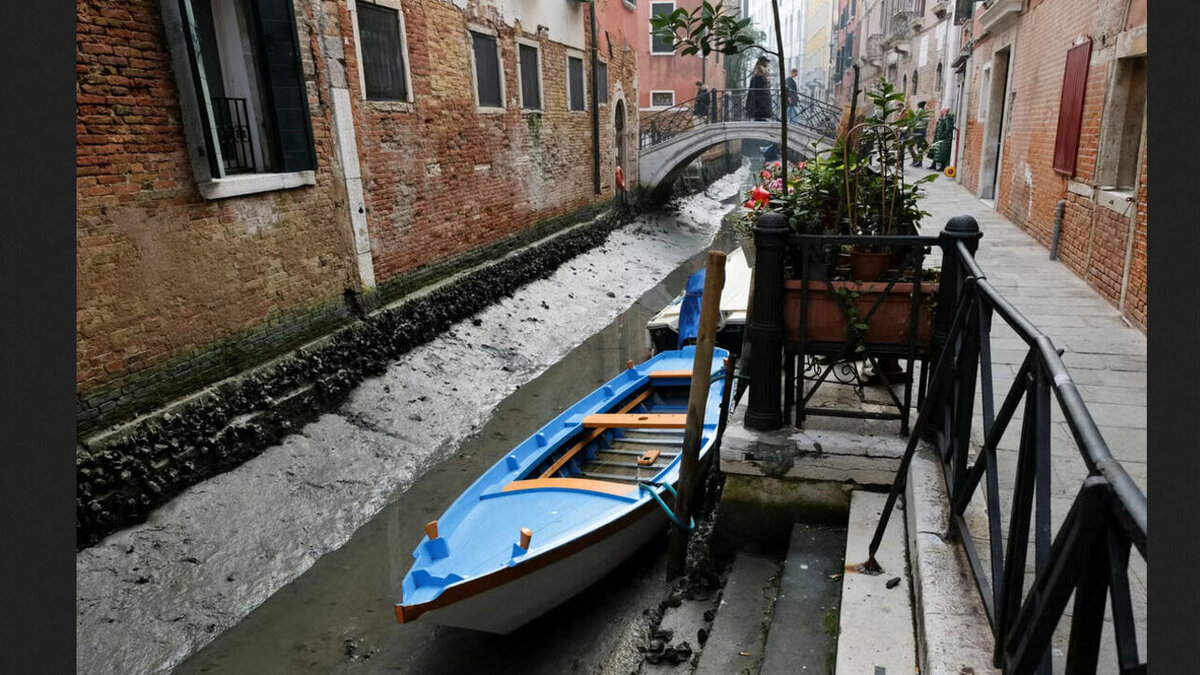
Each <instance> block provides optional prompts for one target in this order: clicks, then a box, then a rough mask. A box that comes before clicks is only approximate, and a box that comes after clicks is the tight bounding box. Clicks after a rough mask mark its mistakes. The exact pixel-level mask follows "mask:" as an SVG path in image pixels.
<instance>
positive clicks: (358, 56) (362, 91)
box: [346, 0, 416, 106]
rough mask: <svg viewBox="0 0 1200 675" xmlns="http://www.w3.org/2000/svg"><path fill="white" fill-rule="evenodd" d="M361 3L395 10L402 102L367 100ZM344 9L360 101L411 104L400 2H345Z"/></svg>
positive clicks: (360, 0)
mask: <svg viewBox="0 0 1200 675" xmlns="http://www.w3.org/2000/svg"><path fill="white" fill-rule="evenodd" d="M359 2H362V3H365V4H368V5H379V6H380V7H387V8H388V9H394V10H396V19H397V21H399V22H400V58H401V59H403V61H404V96H405V97H404V99H403V100H396V99H391V100H382V99H369V98H367V78H366V75H365V74H364V73H363V55H362V38H361V37H359V34H358V3H359ZM346 8H347V9H348V10H349V11H350V25H351V26H353V27H354V56H355V60H356V61H357V65H358V93H359V95H360V96H361V97H362V100H364V101H369V102H370V103H372V104H379V105H383V106H387V105H389V104H396V103H410V104H411V103H412V102H413V101H415V100H416V99H414V98H413V81H412V68H411V66H410V65H409V63H410V60H409V58H408V33H407V31H405V29H404V8H403V7H402V6H401V5H400V0H346Z"/></svg>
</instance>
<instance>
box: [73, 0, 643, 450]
mask: <svg viewBox="0 0 1200 675" xmlns="http://www.w3.org/2000/svg"><path fill="white" fill-rule="evenodd" d="M494 4H495V3H480V2H476V1H475V0H472V1H471V2H470V3H467V7H466V9H459V8H458V7H457V6H456V5H455V4H452V3H448V2H444V1H441V0H406V1H405V2H404V3H403V8H404V13H405V24H406V38H407V41H408V57H409V59H410V68H411V75H412V82H411V87H412V89H413V92H414V102H413V103H412V104H399V103H381V102H368V101H364V100H363V99H362V96H361V89H360V88H359V87H360V83H359V82H358V66H357V56H356V52H355V49H354V42H353V27H352V25H351V24H350V21H349V16H350V15H349V13H348V11H347V6H346V4H345V3H340V2H339V3H334V2H320V1H318V0H296V2H295V12H296V17H297V24H298V26H297V28H298V35H299V44H300V52H301V60H302V63H303V70H304V76H305V79H306V81H307V85H308V94H309V112H310V116H311V118H312V129H313V137H314V142H315V146H316V147H315V149H316V156H317V169H316V172H315V174H316V184H315V185H313V186H305V187H300V188H294V189H290V190H281V191H275V192H268V193H261V194H255V195H249V196H241V197H233V198H228V199H222V200H217V201H209V200H206V199H204V198H203V197H201V195H200V193H199V191H198V189H197V187H196V183H195V179H194V177H193V175H192V169H191V164H190V161H189V158H188V155H187V149H186V144H185V143H186V141H185V137H184V131H183V123H182V121H181V117H182V114H181V110H180V103H179V99H178V94H177V91H176V82H175V76H174V74H173V72H172V69H171V61H170V57H169V51H168V45H167V40H166V35H165V33H166V30H165V28H164V25H163V19H162V16H161V13H160V10H159V2H158V0H135V1H134V2H116V1H115V0H80V2H79V3H78V4H77V8H78V10H77V17H78V22H77V26H78V29H77V60H78V66H77V71H78V72H77V102H78V106H79V112H78V118H77V119H78V147H79V150H78V161H77V176H78V177H77V201H78V207H77V214H78V222H77V229H78V246H77V278H78V282H77V289H78V292H77V295H78V306H77V333H78V335H77V362H78V376H77V382H76V387H77V395H78V400H79V405H78V419H79V427H80V431H81V433H83V432H87V431H90V430H94V429H97V428H100V427H102V426H104V425H107V424H110V423H113V422H116V421H120V420H122V419H127V418H129V417H131V416H133V415H135V414H138V413H140V412H143V411H146V410H149V409H152V408H153V407H155V406H156V405H159V404H162V403H165V402H166V401H169V400H171V399H172V398H175V397H178V396H181V395H184V394H187V393H189V392H191V391H194V390H195V389H197V388H199V387H202V386H204V385H206V384H208V383H211V382H214V381H216V380H219V379H221V378H223V377H226V376H228V375H231V374H233V373H236V372H239V371H241V370H244V369H245V368H246V367H249V366H251V365H253V364H255V363H260V362H262V361H264V360H266V359H268V358H270V357H272V356H274V355H276V354H280V353H283V352H285V351H287V350H289V349H292V348H294V347H296V346H298V345H299V344H302V343H303V342H305V341H307V340H309V339H311V338H313V337H315V336H317V335H320V334H323V333H326V332H328V331H329V330H331V329H332V328H334V327H336V326H338V325H340V324H344V323H345V322H346V321H347V320H349V319H350V318H351V314H350V312H349V311H348V310H347V307H346V302H345V299H344V298H345V296H346V295H347V293H348V292H349V293H350V294H353V293H356V292H358V291H359V290H360V287H359V281H358V274H357V270H356V266H355V257H354V242H353V238H352V228H351V224H350V218H349V212H348V208H347V206H346V202H347V195H346V193H345V183H344V181H343V179H342V176H343V173H342V167H341V166H340V164H339V162H340V160H339V159H337V157H338V154H337V152H336V151H335V146H334V136H333V134H334V130H333V122H332V113H331V102H330V96H331V94H330V91H331V90H330V86H331V72H327V71H328V68H329V65H328V64H330V63H331V62H339V63H335V66H338V65H340V66H344V68H345V75H346V79H347V85H348V87H349V90H350V92H351V101H352V107H353V112H354V116H355V136H356V139H357V143H358V155H359V163H360V168H361V172H362V176H363V188H364V196H365V199H366V204H365V207H366V215H367V225H368V229H369V233H370V241H371V251H372V259H373V262H374V267H375V269H374V272H375V278H376V281H377V283H378V284H379V289H380V291H381V294H380V295H381V296H384V299H389V295H390V296H391V297H394V296H395V295H398V294H401V293H403V292H405V291H407V290H411V289H412V287H413V286H414V284H419V283H427V282H428V281H431V280H433V279H435V278H438V277H441V276H445V275H446V274H448V273H451V272H453V271H456V270H457V269H461V268H462V267H463V266H465V265H468V264H473V263H477V262H479V261H480V259H481V257H486V256H488V255H494V254H496V253H497V252H502V251H503V250H508V249H511V248H512V247H514V246H516V245H519V244H520V243H522V242H524V241H527V240H528V239H529V238H530V237H529V234H530V233H535V234H536V233H545V232H546V231H550V230H552V229H554V228H557V227H560V226H561V225H563V224H565V223H566V221H567V220H569V219H570V218H571V217H572V214H579V213H591V212H593V211H594V207H595V206H596V205H598V204H601V203H603V202H604V201H606V200H608V199H610V198H611V196H612V189H613V186H612V182H613V170H614V167H615V150H614V147H615V139H614V137H613V119H612V113H613V106H614V104H615V101H616V97H615V94H617V93H621V94H622V95H623V96H624V98H625V101H626V104H625V105H626V114H627V115H628V119H627V121H626V129H627V130H628V131H629V134H630V136H629V137H628V138H627V142H626V155H627V157H628V159H627V164H626V180H627V182H628V184H636V181H637V171H636V153H637V142H636V129H637V106H636V103H635V102H634V100H635V97H636V91H637V58H636V53H635V52H634V51H633V50H632V48H631V47H630V46H629V45H628V44H626V43H625V42H623V41H616V44H614V54H613V55H612V56H607V55H606V58H607V60H608V63H609V101H610V102H609V103H608V104H607V105H604V106H602V107H601V109H600V129H601V134H600V141H601V148H602V156H601V177H602V191H601V194H599V195H596V194H594V192H593V188H592V170H591V152H592V123H591V120H592V118H591V110H590V107H591V102H590V78H591V68H590V58H587V52H585V70H586V71H587V78H588V80H589V87H588V89H587V91H588V93H589V103H588V106H589V109H588V111H587V112H567V110H566V100H565V99H566V83H565V59H566V56H565V48H564V47H563V45H561V44H559V43H557V42H554V41H553V40H552V39H546V38H539V37H538V35H537V34H536V33H528V32H525V30H524V29H522V28H519V27H514V26H511V25H507V24H505V23H504V22H503V21H501V20H500V19H499V17H498V14H497V10H496V9H495V8H494V7H493V6H492V5H494ZM564 11H565V10H564ZM577 11H578V14H579V16H580V17H582V18H581V21H583V22H584V25H585V26H586V24H587V21H586V17H587V14H586V12H587V11H588V10H587V9H586V8H585V9H581V10H577ZM468 20H469V21H471V22H472V23H475V24H479V25H484V26H490V27H491V28H493V29H494V30H496V31H497V32H498V34H499V35H498V38H499V42H500V44H501V52H502V58H503V70H504V75H505V94H506V97H507V101H506V109H505V110H504V111H503V112H502V113H479V112H476V107H475V102H474V91H473V89H472V84H471V73H470V65H469V64H470V57H469V51H468V50H469V46H470V43H469V40H468V33H467V22H468ZM510 21H511V19H510ZM528 28H529V29H530V30H532V29H533V27H532V26H530V27H528ZM518 33H519V34H520V35H521V36H522V37H524V38H527V39H532V40H536V41H537V42H538V44H539V46H540V48H541V58H542V73H543V82H542V85H543V87H542V96H543V107H544V110H545V112H544V113H543V114H540V115H537V114H527V113H522V112H520V110H519V103H518V101H519V98H518V97H519V86H518V82H517V66H516V44H515V42H514V38H515V36H516V35H517V34H518ZM552 37H553V36H551V38H552ZM588 41H589V44H590V33H589V34H588ZM601 44H602V45H603V46H605V47H606V46H607V45H606V43H605V41H604V40H602V41H601ZM343 45H344V49H343V50H342V51H343V53H342V54H341V55H340V57H339V55H338V54H337V53H336V52H337V49H336V48H337V47H339V46H343ZM606 51H607V50H606ZM327 52H328V53H327ZM329 59H332V61H331V60H329ZM336 69H338V70H340V68H336ZM332 75H333V76H334V77H335V79H336V78H338V77H340V73H332Z"/></svg>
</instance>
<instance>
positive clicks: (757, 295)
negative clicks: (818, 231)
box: [746, 211, 789, 431]
mask: <svg viewBox="0 0 1200 675" xmlns="http://www.w3.org/2000/svg"><path fill="white" fill-rule="evenodd" d="M788 233H789V230H788V227H787V221H786V220H784V217H783V216H782V215H781V214H778V213H775V212H773V211H768V212H767V213H764V214H763V215H762V216H761V217H759V219H758V226H757V227H755V228H754V249H755V254H754V257H755V262H754V276H755V278H754V284H755V289H754V299H753V302H754V307H753V310H752V312H751V314H752V316H751V318H750V325H749V326H748V329H749V331H750V368H749V371H750V405H749V406H748V408H747V409H746V426H747V427H748V428H750V429H757V430H759V431H773V430H775V429H778V428H780V427H782V426H783V407H782V402H781V400H780V398H781V395H782V393H783V386H782V382H781V379H782V373H783V256H784V250H785V247H786V246H787V237H788Z"/></svg>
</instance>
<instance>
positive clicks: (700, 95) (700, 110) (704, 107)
mask: <svg viewBox="0 0 1200 675" xmlns="http://www.w3.org/2000/svg"><path fill="white" fill-rule="evenodd" d="M696 87H697V89H696V99H695V101H694V102H693V103H692V114H693V115H695V116H696V117H699V118H700V119H704V118H706V117H708V98H709V94H708V87H706V86H704V83H703V82H697V83H696Z"/></svg>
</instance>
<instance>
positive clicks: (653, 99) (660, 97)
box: [650, 91, 675, 108]
mask: <svg viewBox="0 0 1200 675" xmlns="http://www.w3.org/2000/svg"><path fill="white" fill-rule="evenodd" d="M673 105H675V92H673V91H652V92H650V107H651V108H670V107H671V106H673Z"/></svg>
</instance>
